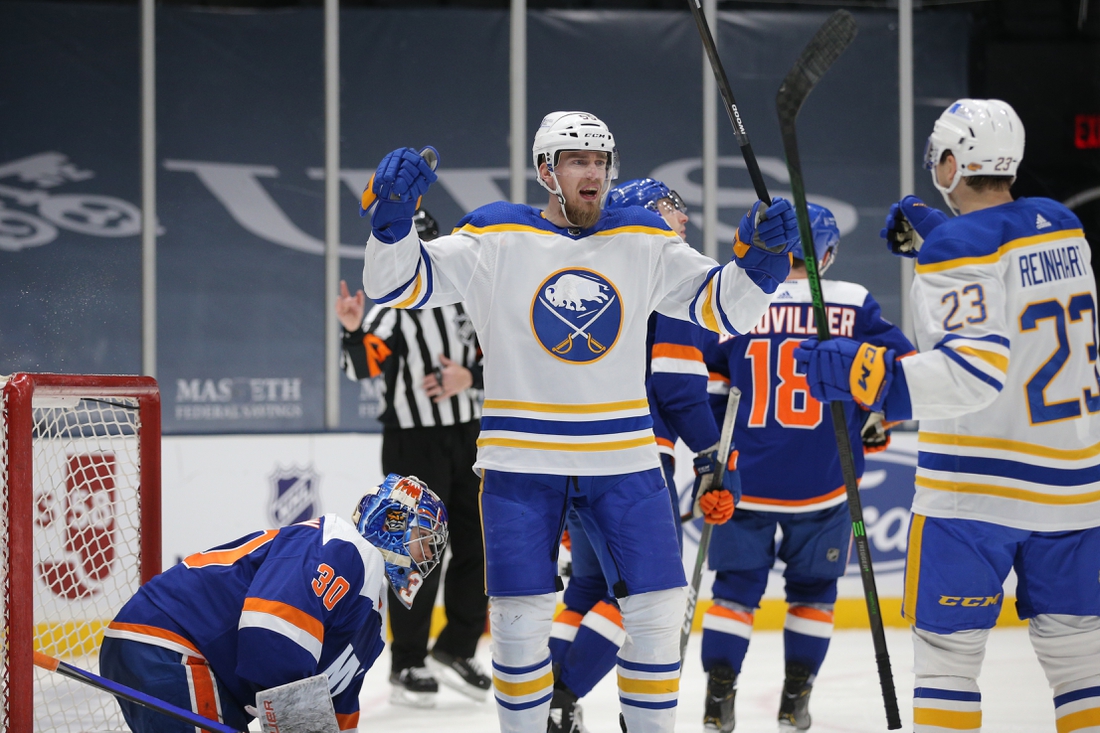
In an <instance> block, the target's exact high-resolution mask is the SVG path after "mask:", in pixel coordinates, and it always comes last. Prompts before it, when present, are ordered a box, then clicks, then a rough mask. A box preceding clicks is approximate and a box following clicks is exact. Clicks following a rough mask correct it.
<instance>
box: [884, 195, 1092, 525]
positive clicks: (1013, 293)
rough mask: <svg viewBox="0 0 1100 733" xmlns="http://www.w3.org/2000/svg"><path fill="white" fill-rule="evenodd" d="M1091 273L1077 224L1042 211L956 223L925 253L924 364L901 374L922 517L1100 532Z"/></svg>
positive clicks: (920, 335) (905, 366)
mask: <svg viewBox="0 0 1100 733" xmlns="http://www.w3.org/2000/svg"><path fill="white" fill-rule="evenodd" d="M1090 259H1091V257H1090V251H1089V245H1088V242H1086V241H1085V238H1084V233H1083V231H1082V228H1081V223H1080V221H1078V219H1077V217H1076V216H1074V215H1073V213H1072V212H1070V211H1069V210H1068V209H1066V208H1065V207H1064V206H1062V205H1061V204H1059V203H1057V202H1055V201H1051V200H1049V199H1042V198H1033V199H1019V200H1017V201H1015V202H1012V203H1009V204H1004V205H1002V206H996V207H993V208H990V209H984V210H981V211H976V212H972V213H969V214H966V215H964V216H960V217H958V218H955V219H952V220H950V221H948V222H945V223H944V224H942V225H941V226H940V227H938V228H936V229H935V230H934V231H933V232H932V234H931V235H930V236H929V237H928V239H927V240H926V241H925V243H924V246H923V247H922V249H921V251H920V257H919V259H918V260H917V266H916V277H915V279H914V282H913V289H912V302H913V306H914V313H915V316H914V319H915V322H916V328H917V340H918V345H919V347H920V349H921V353H920V354H918V355H916V356H912V357H909V358H908V359H904V360H902V361H901V362H899V365H900V367H901V369H902V370H903V371H904V378H905V381H906V382H907V384H908V398H909V400H910V403H911V407H912V410H911V413H912V417H914V418H917V419H919V420H920V421H921V423H920V454H919V457H918V468H917V477H916V485H917V490H916V496H915V498H914V501H913V511H914V512H916V513H919V514H924V515H926V516H933V517H961V518H964V519H976V520H981V521H987V522H993V523H996V524H1001V525H1007V526H1010V527H1016V528H1020V529H1029V530H1037V531H1055V530H1069V529H1082V528H1086V527H1094V526H1098V525H1100V381H1098V379H1100V377H1098V373H1097V343H1098V339H1097V324H1096V284H1095V280H1094V278H1093V272H1092V266H1091V264H1090ZM897 391H898V390H891V393H890V398H889V400H888V404H887V418H888V419H890V418H892V417H897V416H899V413H898V406H899V404H898V401H896V400H895V397H894V395H895V393H896V392H897ZM900 402H904V396H902V399H901V400H900ZM902 411H903V412H904V408H903V410H902ZM900 416H904V415H900Z"/></svg>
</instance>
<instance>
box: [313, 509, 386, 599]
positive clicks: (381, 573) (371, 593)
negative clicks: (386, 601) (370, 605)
mask: <svg viewBox="0 0 1100 733" xmlns="http://www.w3.org/2000/svg"><path fill="white" fill-rule="evenodd" d="M321 529H322V535H321V545H322V546H324V545H327V544H328V543H329V542H332V541H334V540H335V541H341V542H346V543H348V544H350V545H351V546H352V547H354V548H355V550H356V551H357V552H358V554H359V558H360V560H362V562H363V587H362V588H360V589H359V595H361V596H366V597H368V598H374V597H375V595H376V594H377V593H378V589H379V588H381V587H382V580H383V578H385V572H386V568H385V562H384V561H383V560H382V553H380V552H379V551H378V550H377V548H375V546H374V545H372V544H371V543H369V542H367V541H366V540H365V539H363V535H361V534H359V531H358V530H357V529H355V527H354V526H352V524H351V522H349V521H347V520H346V519H344V518H343V517H341V516H339V515H337V514H326V515H324V517H322V524H321ZM376 600H377V599H376Z"/></svg>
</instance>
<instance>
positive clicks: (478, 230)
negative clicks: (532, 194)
mask: <svg viewBox="0 0 1100 733" xmlns="http://www.w3.org/2000/svg"><path fill="white" fill-rule="evenodd" d="M459 232H466V233H467V234H492V233H494V232H526V233H528V234H543V235H546V236H548V237H552V236H555V235H557V232H548V231H546V230H545V229H539V228H538V227H533V226H528V225H527V224H490V225H488V226H484V227H475V226H474V225H473V224H467V225H466V226H464V227H462V228H461V229H455V230H454V231H453V232H452V234H458V233H459Z"/></svg>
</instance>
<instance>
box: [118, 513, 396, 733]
mask: <svg viewBox="0 0 1100 733" xmlns="http://www.w3.org/2000/svg"><path fill="white" fill-rule="evenodd" d="M385 581H386V576H385V568H384V564H383V560H382V555H381V553H379V552H378V550H377V549H375V547H374V546H373V545H371V544H369V543H368V542H367V541H366V540H365V539H363V538H362V537H361V536H360V535H359V533H358V532H357V531H356V529H355V527H354V526H352V525H351V524H350V523H349V522H348V521H346V520H344V519H342V518H340V517H338V516H336V515H335V514H326V515H325V516H323V517H321V518H320V519H314V520H310V521H308V522H303V523H301V524H295V525H291V526H289V527H283V528H282V529H269V530H266V531H262V532H254V533H253V534H250V535H247V536H245V537H242V538H240V539H238V540H236V541H234V542H230V543H228V544H225V545H221V546H219V547H215V548H213V549H211V550H207V551H206V552H199V553H196V554H194V555H191V556H189V557H187V558H186V559H184V561H183V562H182V563H180V564H178V565H176V566H174V567H172V568H170V569H169V570H167V571H166V572H164V573H162V574H161V575H158V576H157V577H155V578H153V579H152V580H150V581H149V582H148V583H146V584H145V585H144V586H142V587H141V589H140V590H138V592H137V594H135V595H134V597H133V598H131V599H130V601H129V602H127V603H126V605H125V606H124V607H123V608H122V610H121V611H120V612H119V613H118V616H116V617H115V619H114V620H113V621H112V622H111V624H110V625H109V626H108V628H107V630H106V631H105V635H106V636H111V637H115V638H118V639H129V640H132V641H139V642H143V643H145V644H152V645H155V646H159V647H164V648H166V649H171V650H173V651H178V652H179V653H181V654H185V655H188V656H193V657H200V658H203V659H205V660H206V662H207V664H209V665H210V668H211V669H212V670H213V672H214V674H215V675H217V678H218V681H219V683H221V685H222V686H223V688H224V689H225V690H227V691H228V692H229V693H230V695H231V696H232V697H233V698H234V699H235V700H236V701H237V702H238V703H239V705H240V706H241V707H242V708H243V706H244V705H252V704H254V703H255V697H256V692H258V691H259V690H264V689H267V688H270V687H275V686H277V685H283V684H286V683H288V682H293V681H295V680H299V679H303V678H305V677H311V676H313V675H316V674H319V673H321V672H324V673H326V674H327V675H328V678H329V685H330V691H331V694H332V702H333V707H334V708H335V710H336V714H337V720H338V722H339V724H340V730H355V729H356V727H357V725H358V720H359V689H360V687H361V686H362V683H363V675H364V673H365V672H366V670H367V669H369V668H370V666H371V664H373V662H374V660H375V659H376V658H377V657H378V655H379V654H380V653H381V651H382V648H383V646H384V641H383V639H382V617H381V615H380V614H379V611H380V604H381V597H382V593H383V591H384V587H385V586H384V583H385Z"/></svg>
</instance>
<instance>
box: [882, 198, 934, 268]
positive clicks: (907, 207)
mask: <svg viewBox="0 0 1100 733" xmlns="http://www.w3.org/2000/svg"><path fill="white" fill-rule="evenodd" d="M945 221H947V214H945V213H943V212H942V211H940V210H939V209H934V208H932V207H931V206H928V205H927V204H926V203H924V202H923V201H921V200H920V199H919V198H917V197H916V196H906V197H905V198H903V199H902V200H901V201H899V202H897V203H896V204H894V205H893V206H891V207H890V213H889V214H887V215H886V227H885V228H883V229H882V230H881V231H880V232H879V236H880V237H882V238H883V239H885V240H886V244H888V245H889V246H890V251H891V252H893V253H894V254H896V255H901V256H902V257H916V256H917V253H918V252H919V251H920V247H921V244H923V243H924V240H925V239H927V238H928V235H929V234H931V233H932V230H933V229H935V228H936V227H938V226H939V225H940V224H943V223H944V222H945Z"/></svg>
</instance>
